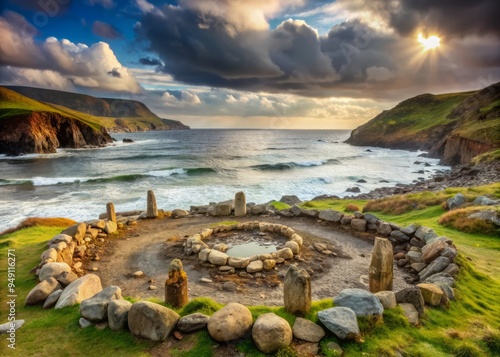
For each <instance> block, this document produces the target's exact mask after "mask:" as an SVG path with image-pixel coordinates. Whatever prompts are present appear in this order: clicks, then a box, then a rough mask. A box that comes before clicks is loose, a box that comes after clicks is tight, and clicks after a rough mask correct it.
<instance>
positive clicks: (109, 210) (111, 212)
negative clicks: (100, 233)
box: [103, 202, 116, 228]
mask: <svg viewBox="0 0 500 357" xmlns="http://www.w3.org/2000/svg"><path fill="white" fill-rule="evenodd" d="M106 215H107V216H108V221H111V222H114V223H116V211H115V205H114V204H113V202H108V203H107V204H106ZM103 228H104V227H103Z"/></svg>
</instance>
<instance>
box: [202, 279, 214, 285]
mask: <svg viewBox="0 0 500 357" xmlns="http://www.w3.org/2000/svg"><path fill="white" fill-rule="evenodd" d="M200 282H202V283H207V284H210V283H213V281H212V280H211V279H208V278H201V279H200Z"/></svg>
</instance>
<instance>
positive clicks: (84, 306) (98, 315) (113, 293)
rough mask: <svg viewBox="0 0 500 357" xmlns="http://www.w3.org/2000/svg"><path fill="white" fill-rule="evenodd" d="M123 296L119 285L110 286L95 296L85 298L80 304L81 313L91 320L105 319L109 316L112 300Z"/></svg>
mask: <svg viewBox="0 0 500 357" xmlns="http://www.w3.org/2000/svg"><path fill="white" fill-rule="evenodd" d="M121 298H122V291H121V289H120V288H119V287H118V286H108V287H107V288H106V289H104V290H102V291H100V292H98V293H97V294H95V295H94V296H92V297H90V298H88V299H85V300H83V301H82V302H81V304H80V314H81V315H82V316H83V317H85V318H86V319H87V320H89V321H96V322H98V321H103V320H105V319H106V318H107V316H108V304H109V302H110V301H111V300H119V299H121Z"/></svg>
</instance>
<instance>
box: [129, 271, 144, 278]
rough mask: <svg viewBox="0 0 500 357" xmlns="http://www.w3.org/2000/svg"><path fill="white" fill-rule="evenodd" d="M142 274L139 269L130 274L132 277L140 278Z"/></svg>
mask: <svg viewBox="0 0 500 357" xmlns="http://www.w3.org/2000/svg"><path fill="white" fill-rule="evenodd" d="M143 275H144V273H143V272H142V271H140V270H138V271H136V272H135V273H133V274H132V276H133V277H134V278H140V277H142V276H143Z"/></svg>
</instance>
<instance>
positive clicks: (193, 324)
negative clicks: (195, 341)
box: [177, 312, 210, 332]
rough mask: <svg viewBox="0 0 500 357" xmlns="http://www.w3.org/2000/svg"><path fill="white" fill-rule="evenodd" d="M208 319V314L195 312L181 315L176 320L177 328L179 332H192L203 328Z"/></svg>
mask: <svg viewBox="0 0 500 357" xmlns="http://www.w3.org/2000/svg"><path fill="white" fill-rule="evenodd" d="M209 319H210V317H209V316H207V315H204V314H201V313H199V312H197V313H194V314H191V315H187V316H184V317H181V319H180V320H179V322H177V328H178V329H179V331H181V332H193V331H196V330H200V329H202V328H205V327H206V326H207V324H208V320H209Z"/></svg>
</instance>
